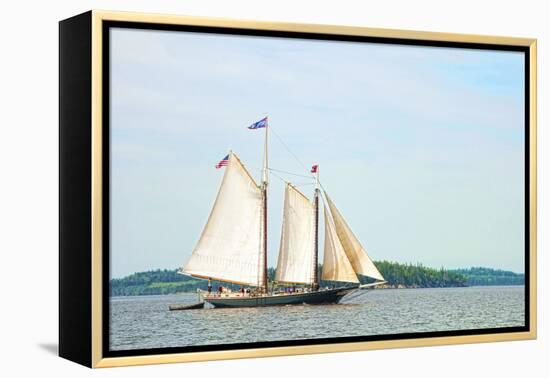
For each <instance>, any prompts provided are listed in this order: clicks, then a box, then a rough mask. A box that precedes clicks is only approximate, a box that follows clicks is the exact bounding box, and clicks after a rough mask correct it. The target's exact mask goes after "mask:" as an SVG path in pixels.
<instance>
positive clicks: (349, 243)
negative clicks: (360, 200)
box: [325, 192, 384, 281]
mask: <svg viewBox="0 0 550 378" xmlns="http://www.w3.org/2000/svg"><path fill="white" fill-rule="evenodd" d="M325 197H326V199H327V202H328V205H329V208H330V212H331V214H332V218H333V219H334V225H335V226H336V233H337V235H338V239H339V240H340V243H342V247H343V248H344V251H345V252H346V255H347V257H348V259H349V261H350V263H351V266H352V267H353V270H354V271H355V273H357V274H360V275H363V276H367V277H371V278H374V279H377V280H381V281H383V280H384V277H382V274H380V272H379V271H378V269H377V268H376V266H375V265H374V263H373V262H372V260H371V259H370V257H369V255H368V254H367V251H365V249H364V248H363V246H362V245H361V243H360V242H359V240H358V239H357V237H356V236H355V235H354V234H353V232H352V231H351V229H350V228H349V226H348V225H347V223H346V221H345V220H344V218H343V217H342V215H341V214H340V212H339V211H338V209H337V208H336V206H335V205H334V203H333V202H332V200H331V199H330V198H329V196H328V195H327V193H326V192H325Z"/></svg>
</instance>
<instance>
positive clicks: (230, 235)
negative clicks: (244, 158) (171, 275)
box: [182, 153, 264, 286]
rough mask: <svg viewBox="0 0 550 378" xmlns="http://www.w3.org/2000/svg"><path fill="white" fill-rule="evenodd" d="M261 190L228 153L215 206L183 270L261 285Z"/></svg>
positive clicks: (224, 279) (206, 276)
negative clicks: (227, 160)
mask: <svg viewBox="0 0 550 378" xmlns="http://www.w3.org/2000/svg"><path fill="white" fill-rule="evenodd" d="M262 209H263V205H262V190H261V188H260V187H259V186H258V185H257V184H256V182H255V181H254V179H253V178H252V176H251V175H250V174H249V173H248V171H247V170H246V169H245V167H244V166H243V165H242V163H241V161H240V160H239V159H238V158H237V156H236V155H235V154H234V153H230V155H229V162H228V165H227V167H226V171H225V174H224V176H223V180H222V183H221V186H220V189H219V191H218V196H217V197H216V201H215V202H214V207H213V208H212V212H211V213H210V217H209V218H208V222H207V223H206V226H205V227H204V229H203V231H202V234H201V237H200V239H199V241H198V243H197V245H196V247H195V249H194V251H193V254H192V255H191V257H190V258H189V260H188V261H187V263H186V264H185V266H184V267H183V268H182V272H183V273H185V274H189V275H192V276H196V277H201V278H212V279H217V280H221V281H228V282H234V283H239V284H245V285H251V286H261V285H262V283H263V275H264V271H263V253H262V241H263V235H262V233H263V231H262Z"/></svg>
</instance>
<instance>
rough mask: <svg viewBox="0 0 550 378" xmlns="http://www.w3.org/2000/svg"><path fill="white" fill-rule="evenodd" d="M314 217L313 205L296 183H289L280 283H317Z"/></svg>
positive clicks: (281, 251) (282, 238) (287, 187)
mask: <svg viewBox="0 0 550 378" xmlns="http://www.w3.org/2000/svg"><path fill="white" fill-rule="evenodd" d="M314 217H315V209H314V207H313V204H312V203H311V202H310V201H309V200H308V199H307V197H306V196H304V195H303V194H302V193H300V192H299V191H298V190H297V189H296V188H295V187H294V186H292V184H290V183H287V185H286V189H285V201H284V210H283V226H282V230H281V245H280V249H279V260H278V262H277V272H276V274H275V280H276V281H279V282H289V283H303V284H311V283H313V273H314V271H313V269H314V266H313V265H314V253H315V220H314Z"/></svg>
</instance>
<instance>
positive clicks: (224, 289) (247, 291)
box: [208, 279, 250, 296]
mask: <svg viewBox="0 0 550 378" xmlns="http://www.w3.org/2000/svg"><path fill="white" fill-rule="evenodd" d="M239 292H240V293H241V295H242V296H245V295H250V289H249V288H244V287H241V288H240V289H239ZM223 293H231V290H230V289H229V288H227V287H224V286H221V285H220V286H218V290H217V294H218V295H222V294H223ZM208 294H212V280H211V279H208Z"/></svg>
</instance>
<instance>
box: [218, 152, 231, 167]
mask: <svg viewBox="0 0 550 378" xmlns="http://www.w3.org/2000/svg"><path fill="white" fill-rule="evenodd" d="M227 164H229V155H227V156H226V157H224V158H223V159H222V160H220V162H219V163H218V164H216V169H220V168H221V167H226V166H227Z"/></svg>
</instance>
